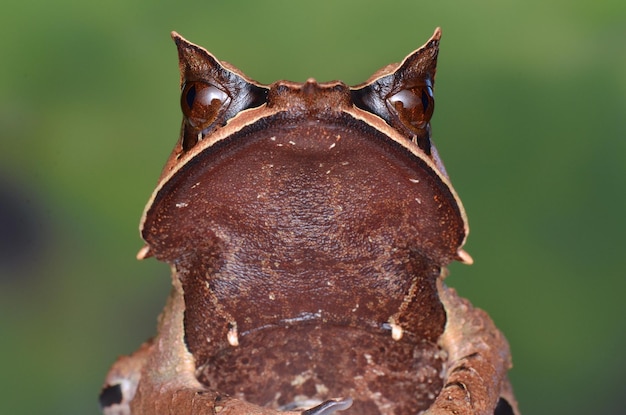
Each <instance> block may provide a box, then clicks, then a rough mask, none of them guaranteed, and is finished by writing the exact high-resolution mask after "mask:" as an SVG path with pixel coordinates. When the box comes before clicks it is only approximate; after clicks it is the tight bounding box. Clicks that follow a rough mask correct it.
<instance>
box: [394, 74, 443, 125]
mask: <svg viewBox="0 0 626 415" xmlns="http://www.w3.org/2000/svg"><path fill="white" fill-rule="evenodd" d="M387 106H388V107H389V110H390V111H391V112H392V113H394V114H395V115H396V116H397V117H398V118H399V119H400V121H401V122H402V123H403V124H404V125H405V126H407V127H408V128H410V129H411V130H413V131H414V132H415V133H419V132H420V130H423V129H424V128H426V125H427V124H428V122H429V121H430V118H431V117H432V115H433V110H434V109H435V99H434V96H433V89H432V87H431V86H430V85H424V86H421V87H414V88H408V89H403V90H401V91H399V92H396V93H395V94H393V95H391V96H389V97H388V98H387Z"/></svg>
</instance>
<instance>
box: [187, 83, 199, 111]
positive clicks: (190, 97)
mask: <svg viewBox="0 0 626 415" xmlns="http://www.w3.org/2000/svg"><path fill="white" fill-rule="evenodd" d="M195 100H196V86H195V85H191V87H190V88H189V89H188V90H187V94H186V95H185V101H186V102H187V106H188V107H189V108H193V103H194V102H195Z"/></svg>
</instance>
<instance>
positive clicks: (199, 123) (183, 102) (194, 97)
mask: <svg viewBox="0 0 626 415" xmlns="http://www.w3.org/2000/svg"><path fill="white" fill-rule="evenodd" d="M230 100H231V99H230V97H229V96H228V94H227V93H226V92H225V91H223V90H221V89H220V88H218V87H216V86H215V85H211V84H209V83H206V82H201V81H195V82H188V83H186V84H185V86H184V88H183V93H182V95H181V97H180V106H181V108H182V110H183V114H184V115H185V120H186V121H187V122H188V123H189V125H190V126H191V127H193V128H194V129H196V130H199V131H201V130H204V129H205V128H207V127H209V126H211V124H213V123H215V121H216V120H217V119H218V117H219V115H220V114H221V113H223V112H224V111H225V110H226V109H227V108H228V105H229V104H230Z"/></svg>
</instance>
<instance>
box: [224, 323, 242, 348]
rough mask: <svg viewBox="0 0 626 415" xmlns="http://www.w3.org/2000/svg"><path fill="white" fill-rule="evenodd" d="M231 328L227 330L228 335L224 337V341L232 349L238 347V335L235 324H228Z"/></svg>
mask: <svg viewBox="0 0 626 415" xmlns="http://www.w3.org/2000/svg"><path fill="white" fill-rule="evenodd" d="M230 324H231V328H230V329H228V334H227V335H226V339H227V340H228V344H230V345H231V346H233V347H237V346H239V334H238V333H237V323H236V322H234V323H230Z"/></svg>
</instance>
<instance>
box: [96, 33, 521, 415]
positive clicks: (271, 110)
mask: <svg viewBox="0 0 626 415" xmlns="http://www.w3.org/2000/svg"><path fill="white" fill-rule="evenodd" d="M173 38H174V41H175V42H176V44H177V46H178V51H179V58H180V70H181V91H182V94H181V107H182V110H183V114H184V119H183V125H182V129H181V137H180V139H179V141H178V143H177V145H176V147H175V149H174V151H173V152H172V154H171V156H170V157H169V159H168V161H167V163H166V166H165V168H164V170H163V172H162V174H161V178H160V180H159V183H158V185H157V188H156V190H155V191H154V193H153V195H152V197H151V199H150V201H149V202H148V205H147V206H146V210H145V212H144V215H143V217H142V221H141V226H140V229H141V235H142V237H143V239H144V240H145V241H146V245H145V246H144V248H142V250H141V251H140V252H139V254H138V257H139V258H140V259H143V258H147V257H149V256H154V257H156V258H157V259H158V260H161V261H164V262H167V263H168V264H170V266H171V268H172V281H173V288H172V291H171V294H170V298H169V300H168V303H167V305H166V307H165V310H164V311H163V313H162V315H161V316H160V319H159V329H158V334H157V336H156V337H155V338H154V339H152V340H151V341H149V342H147V343H146V344H144V345H143V346H142V347H141V348H140V349H139V350H138V351H137V352H136V353H135V354H133V355H131V356H128V357H123V358H121V359H120V360H118V362H116V363H115V365H114V366H113V368H112V369H111V371H110V372H109V374H108V376H107V379H106V381H105V386H104V388H103V392H102V394H101V406H102V407H103V410H104V413H105V414H107V415H113V414H134V415H149V414H161V413H173V414H194V415H200V414H216V413H218V412H219V413H224V414H226V413H229V414H230V413H232V414H233V415H243V414H244V413H246V414H247V413H258V414H268V415H269V414H270V413H272V414H274V413H276V412H277V411H282V412H290V413H291V412H293V413H296V412H297V413H305V414H304V415H326V414H329V413H332V412H333V411H337V410H343V411H345V413H346V414H364V415H365V414H372V415H374V414H385V415H387V414H395V415H403V414H418V413H428V414H494V413H496V414H499V415H504V414H517V413H518V412H517V406H516V403H515V399H514V397H513V394H512V391H511V389H510V385H509V383H508V380H507V376H506V373H507V370H508V369H509V368H510V366H511V363H510V355H509V348H508V344H507V342H506V340H505V338H504V337H503V335H502V334H501V333H500V332H499V331H498V330H497V328H496V327H495V326H494V325H493V322H492V321H491V320H490V319H489V317H488V316H487V315H486V313H484V312H483V311H481V310H478V309H474V308H473V307H472V306H471V305H470V304H469V302H467V301H466V300H464V299H461V298H459V297H458V296H457V295H456V293H455V292H454V290H452V289H450V288H448V287H446V285H445V284H444V283H443V279H444V277H445V274H446V268H445V267H446V265H447V264H449V263H450V262H451V261H454V260H458V261H461V262H464V263H468V264H469V263H471V262H472V259H471V257H470V256H469V254H467V252H465V251H464V250H463V249H462V247H463V244H464V242H465V239H466V237H467V234H468V225H467V218H466V215H465V211H464V209H463V207H462V204H461V202H460V199H459V198H458V195H457V194H456V192H455V191H454V189H453V187H452V185H451V184H450V180H449V178H448V175H447V173H446V171H445V168H444V166H443V163H442V162H441V160H440V158H439V155H438V153H437V150H436V148H435V147H434V145H433V143H432V139H431V126H430V117H431V116H432V113H433V109H434V93H433V88H434V80H435V71H436V61H437V54H438V50H439V40H440V31H439V30H437V31H435V34H434V35H433V37H432V38H431V39H430V40H429V41H428V42H427V43H426V44H425V45H424V46H423V47H421V48H420V49H418V50H416V51H415V52H413V53H412V54H410V55H409V56H408V57H406V58H405V59H404V60H403V61H402V62H401V63H400V64H397V65H390V66H388V67H386V68H383V69H382V70H381V71H379V72H377V73H376V74H375V75H374V76H372V77H371V78H370V79H369V80H368V81H367V82H365V83H363V84H361V85H357V86H354V87H349V86H347V85H346V84H344V83H343V82H340V81H333V82H326V83H318V82H317V81H315V80H314V79H309V80H307V81H306V82H304V83H295V82H289V81H277V82H275V83H273V84H271V85H264V84H260V83H257V82H255V81H253V80H251V79H249V78H247V77H246V76H245V75H244V74H243V73H241V72H240V71H239V70H237V69H236V68H234V67H233V66H231V65H229V64H226V63H223V62H220V61H218V60H217V59H216V58H215V57H213V56H212V55H211V54H210V53H208V52H207V51H206V50H204V49H202V48H200V47H198V46H196V45H193V44H191V43H189V42H187V41H186V40H185V39H183V38H182V37H180V36H179V35H178V34H175V33H174V34H173ZM494 411H495V412H494Z"/></svg>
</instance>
